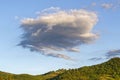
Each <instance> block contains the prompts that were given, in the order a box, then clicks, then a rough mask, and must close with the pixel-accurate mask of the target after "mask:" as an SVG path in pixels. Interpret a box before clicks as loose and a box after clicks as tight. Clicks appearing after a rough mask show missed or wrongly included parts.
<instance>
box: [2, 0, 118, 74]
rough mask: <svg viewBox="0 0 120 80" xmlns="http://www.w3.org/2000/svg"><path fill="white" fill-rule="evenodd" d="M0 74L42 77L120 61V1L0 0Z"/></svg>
mask: <svg viewBox="0 0 120 80" xmlns="http://www.w3.org/2000/svg"><path fill="white" fill-rule="evenodd" d="M0 21H1V22H0V44H1V45H0V71H5V72H11V73H16V74H21V73H28V74H43V73H46V72H48V71H52V70H58V69H61V68H65V69H70V68H79V67H82V66H89V65H93V64H98V63H101V62H104V61H106V60H108V59H110V58H112V57H120V44H119V41H120V37H119V35H120V31H119V30H120V27H119V26H120V24H119V21H120V0H86V1H85V0H76V1H75V0H19V1H16V0H11V1H7V0H0Z"/></svg>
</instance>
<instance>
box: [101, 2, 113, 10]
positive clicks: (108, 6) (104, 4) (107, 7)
mask: <svg viewBox="0 0 120 80" xmlns="http://www.w3.org/2000/svg"><path fill="white" fill-rule="evenodd" d="M101 6H102V7H103V8H105V9H110V8H113V4H112V3H103V4H101Z"/></svg>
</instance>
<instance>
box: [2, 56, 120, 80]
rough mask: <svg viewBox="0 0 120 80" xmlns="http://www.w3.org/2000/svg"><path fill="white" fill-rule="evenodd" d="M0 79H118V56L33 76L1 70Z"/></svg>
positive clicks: (119, 67)
mask: <svg viewBox="0 0 120 80" xmlns="http://www.w3.org/2000/svg"><path fill="white" fill-rule="evenodd" d="M0 80H120V58H112V59H110V60H108V61H107V62H104V63H101V64H97V65H93V66H84V67H82V68H77V69H69V70H65V69H60V70H57V71H51V72H48V73H46V74H43V75H34V76H33V75H29V74H19V75H18V74H12V73H7V72H2V71H1V72H0Z"/></svg>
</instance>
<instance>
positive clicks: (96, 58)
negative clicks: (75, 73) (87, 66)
mask: <svg viewBox="0 0 120 80" xmlns="http://www.w3.org/2000/svg"><path fill="white" fill-rule="evenodd" d="M102 59H103V58H99V57H94V58H90V59H89V60H94V61H98V60H102Z"/></svg>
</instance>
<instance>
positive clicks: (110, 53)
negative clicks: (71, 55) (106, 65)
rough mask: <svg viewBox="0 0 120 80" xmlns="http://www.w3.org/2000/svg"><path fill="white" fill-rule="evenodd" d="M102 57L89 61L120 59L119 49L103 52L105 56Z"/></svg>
mask: <svg viewBox="0 0 120 80" xmlns="http://www.w3.org/2000/svg"><path fill="white" fill-rule="evenodd" d="M103 56H104V57H93V58H90V59H89V60H94V61H96V60H102V59H110V58H113V57H120V49H113V50H108V51H107V52H105V55H103Z"/></svg>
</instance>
